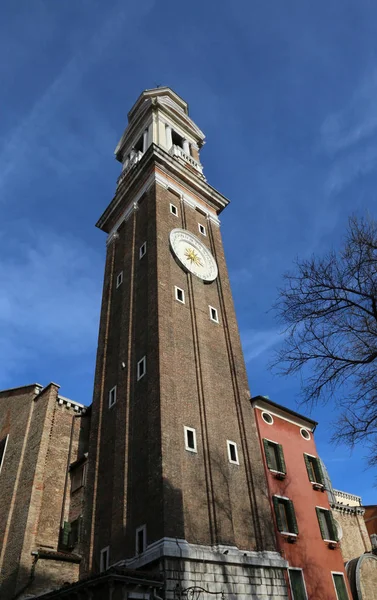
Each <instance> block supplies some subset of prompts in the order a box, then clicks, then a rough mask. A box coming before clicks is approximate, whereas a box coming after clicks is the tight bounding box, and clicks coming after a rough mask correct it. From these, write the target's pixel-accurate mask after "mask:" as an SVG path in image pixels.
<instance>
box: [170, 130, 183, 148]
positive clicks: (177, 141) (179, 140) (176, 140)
mask: <svg viewBox="0 0 377 600" xmlns="http://www.w3.org/2000/svg"><path fill="white" fill-rule="evenodd" d="M171 139H172V142H173V146H179V147H180V148H182V150H183V137H182V136H181V135H179V133H177V132H176V131H173V130H172V132H171Z"/></svg>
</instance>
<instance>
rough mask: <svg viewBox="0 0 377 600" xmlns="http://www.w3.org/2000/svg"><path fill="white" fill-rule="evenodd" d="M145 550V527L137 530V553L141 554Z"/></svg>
mask: <svg viewBox="0 0 377 600" xmlns="http://www.w3.org/2000/svg"><path fill="white" fill-rule="evenodd" d="M144 550H145V527H142V528H140V529H138V530H137V532H136V554H141V553H142V552H144Z"/></svg>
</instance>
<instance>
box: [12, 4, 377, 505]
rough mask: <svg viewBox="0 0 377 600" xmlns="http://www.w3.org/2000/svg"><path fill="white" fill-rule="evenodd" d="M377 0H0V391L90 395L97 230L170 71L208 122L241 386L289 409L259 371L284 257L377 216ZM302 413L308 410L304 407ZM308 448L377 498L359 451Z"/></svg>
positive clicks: (322, 417) (322, 439) (368, 499)
mask: <svg viewBox="0 0 377 600" xmlns="http://www.w3.org/2000/svg"><path fill="white" fill-rule="evenodd" d="M376 20H377V6H376V5H375V3H373V2H370V1H369V0H319V1H317V2H315V3H313V2H312V1H309V0H300V1H298V0H295V1H292V0H286V1H285V2H281V1H277V0H275V1H272V2H266V1H265V0H259V1H257V0H254V1H252V2H251V1H250V0H232V1H228V0H226V1H225V0H223V1H222V2H218V1H215V0H206V1H205V2H203V0H202V1H199V0H191V1H190V2H189V3H184V4H182V3H177V2H176V0H174V1H173V0H160V1H157V0H143V1H142V2H138V3H135V2H130V1H128V0H122V1H121V0H113V1H112V2H104V1H103V0H64V1H58V0H33V1H32V2H30V0H28V1H27V0H20V1H19V2H14V0H3V1H2V3H1V8H0V53H1V56H2V60H1V63H0V81H1V85H0V115H1V118H0V165H1V167H0V208H1V223H0V252H1V261H0V281H1V287H0V331H1V337H0V360H1V366H2V368H1V371H0V388H7V387H13V386H18V385H22V384H26V383H30V382H34V381H38V382H40V383H42V384H46V383H48V382H49V381H51V380H53V381H56V382H58V383H59V384H60V385H61V393H62V394H63V395H65V396H69V397H72V398H73V399H76V400H78V401H81V402H84V403H89V402H90V401H91V395H92V385H93V371H94V361H95V349H96V341H97V331H98V318H99V307H100V296H101V287H102V273H103V262H104V251H105V236H104V234H103V233H102V232H100V231H98V230H97V229H95V227H94V223H95V222H96V220H97V218H98V217H99V215H100V214H101V213H102V211H103V209H104V208H105V207H106V205H107V204H108V203H109V201H110V200H111V198H112V196H113V193H114V191H115V182H116V178H117V176H118V174H119V164H118V163H117V162H116V161H115V159H114V157H113V150H114V148H115V145H116V143H117V141H118V139H119V137H120V135H121V133H122V132H123V129H124V127H125V126H126V118H127V111H128V110H129V108H130V107H131V106H132V104H133V103H134V101H135V100H136V98H137V96H138V95H139V94H140V92H141V91H142V90H143V89H145V88H151V87H155V86H156V85H157V84H162V85H169V86H171V87H172V88H173V89H174V90H175V91H176V92H177V93H179V94H180V95H181V96H182V97H183V98H185V99H186V100H187V101H188V102H189V104H190V110H191V116H192V118H193V119H194V120H195V121H196V122H197V124H198V125H199V127H200V128H201V129H202V130H203V131H204V132H205V134H206V136H207V144H206V146H205V148H204V149H203V151H202V162H203V163H204V169H205V174H206V176H207V179H208V181H209V182H210V183H211V184H212V185H213V186H214V187H216V188H217V189H219V190H220V191H221V192H222V193H223V194H225V195H226V196H227V197H229V198H230V199H231V205H230V206H229V207H228V208H227V210H226V211H225V212H224V213H223V215H222V231H223V238H224V244H225V249H226V253H227V259H228V266H229V271H230V277H231V281H232V286H233V293H234V299H235V304H236V310H237V315H238V320H239V325H240V329H241V336H242V340H243V345H244V350H245V357H246V361H247V368H248V373H249V380H250V389H251V393H252V395H257V394H268V395H269V396H270V397H271V398H272V399H273V400H275V401H276V402H279V403H281V404H285V405H287V406H289V407H291V408H297V404H296V402H297V399H298V392H299V384H300V382H299V380H298V378H295V377H291V378H289V379H288V378H287V379H282V378H279V377H277V376H274V375H273V374H271V372H270V371H268V369H267V363H268V362H269V360H270V359H271V354H272V351H273V349H274V348H275V347H276V345H277V344H278V343H279V330H278V327H277V324H276V321H275V320H274V315H273V313H272V312H271V311H270V310H269V309H270V307H271V305H272V303H273V301H274V299H275V297H276V288H277V287H278V286H279V285H280V284H281V278H282V274H283V273H284V272H285V271H287V270H288V269H290V268H291V265H292V261H293V260H294V258H295V257H296V256H300V257H305V256H308V255H310V254H311V253H313V252H314V253H323V252H325V251H326V250H328V249H329V248H331V247H332V246H334V247H336V246H337V245H338V244H339V243H340V241H341V239H342V235H343V232H344V229H345V225H346V222H347V217H348V215H349V214H351V213H352V212H356V213H362V212H363V211H365V210H366V209H367V210H369V212H370V213H371V214H372V215H373V216H374V217H377V214H376V213H377V209H376V201H375V190H376V188H377V173H376V166H377V143H376V142H377V102H376V97H377V37H376V35H375V23H376ZM301 411H305V409H302V408H301ZM312 417H313V418H315V419H316V420H318V421H319V422H320V425H319V427H318V429H317V434H316V439H317V446H318V449H319V452H320V454H321V455H322V458H323V459H324V460H325V462H326V463H327V466H328V469H329V472H330V475H331V477H332V479H333V483H334V485H335V487H338V488H340V489H344V490H346V491H349V492H352V493H356V494H360V495H362V497H363V499H364V501H365V503H375V502H376V490H375V488H373V479H374V477H375V473H373V471H371V470H365V469H366V461H365V459H364V456H365V454H366V451H365V450H364V449H363V448H358V449H356V450H355V451H354V452H353V453H352V454H350V452H349V451H348V450H347V449H345V448H343V447H338V448H333V447H332V446H330V444H329V443H328V439H329V436H330V433H331V421H332V420H334V419H336V411H335V410H334V408H333V407H332V406H331V405H330V406H327V407H318V408H317V409H316V410H315V411H314V412H313V413H312Z"/></svg>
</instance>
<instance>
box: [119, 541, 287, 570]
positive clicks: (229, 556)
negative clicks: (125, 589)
mask: <svg viewBox="0 0 377 600" xmlns="http://www.w3.org/2000/svg"><path fill="white" fill-rule="evenodd" d="M168 557H170V558H178V559H184V560H190V561H200V562H201V563H204V562H211V563H220V564H223V565H224V566H225V565H227V566H229V565H242V566H243V567H245V566H250V567H267V568H280V569H286V568H287V566H288V562H287V561H286V560H284V559H283V558H282V556H281V555H280V554H279V553H278V552H271V551H263V552H255V551H246V550H239V549H238V548H237V547H236V546H202V545H198V544H189V543H188V542H186V540H182V539H175V538H168V537H165V538H162V539H160V540H158V541H157V542H154V543H153V544H151V545H150V546H148V547H147V549H146V550H145V552H143V553H142V554H140V555H137V556H134V557H133V558H130V559H125V560H122V561H119V562H118V563H115V564H116V565H119V566H120V565H121V566H125V567H128V568H131V569H139V568H140V567H143V566H145V565H147V564H148V563H151V562H154V561H156V560H158V559H160V558H168Z"/></svg>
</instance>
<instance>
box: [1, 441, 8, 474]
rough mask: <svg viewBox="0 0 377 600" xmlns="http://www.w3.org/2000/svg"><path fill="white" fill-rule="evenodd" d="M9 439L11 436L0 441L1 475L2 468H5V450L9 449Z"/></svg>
mask: <svg viewBox="0 0 377 600" xmlns="http://www.w3.org/2000/svg"><path fill="white" fill-rule="evenodd" d="M8 438H9V435H6V436H5V438H3V439H2V440H0V473H1V468H2V466H3V463H4V458H5V450H6V449H7V444H8Z"/></svg>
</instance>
